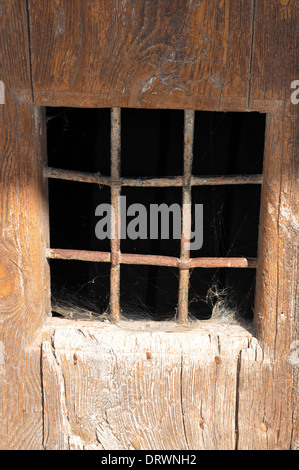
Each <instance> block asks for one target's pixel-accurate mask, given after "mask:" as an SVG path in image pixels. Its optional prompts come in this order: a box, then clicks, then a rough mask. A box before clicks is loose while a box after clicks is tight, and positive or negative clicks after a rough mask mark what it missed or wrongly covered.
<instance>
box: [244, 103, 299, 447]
mask: <svg viewBox="0 0 299 470" xmlns="http://www.w3.org/2000/svg"><path fill="white" fill-rule="evenodd" d="M294 111H295V112H294V115H289V110H288V109H287V108H286V109H285V108H282V109H281V112H280V113H275V114H273V115H268V117H267V130H266V144H265V153H264V184H263V188H262V202H261V217H260V219H261V220H260V230H259V253H258V268H257V281H256V285H257V291H256V305H255V317H254V320H255V327H256V331H257V337H258V339H259V341H260V344H261V346H262V348H263V352H264V354H265V356H268V357H269V358H271V360H272V361H273V362H272V370H271V373H270V374H269V377H268V380H267V381H266V382H267V383H268V384H269V388H268V389H264V390H263V392H262V393H261V394H260V396H263V397H264V400H265V404H266V405H265V406H266V408H265V416H267V419H268V422H269V423H272V422H273V423H275V422H276V420H278V421H280V425H279V426H280V428H279V435H280V439H282V436H283V435H285V438H286V441H288V440H291V441H292V443H291V444H290V445H291V446H292V445H295V442H298V434H297V433H298V414H297V411H296V410H297V406H298V405H297V403H298V366H299V360H297V362H296V361H291V360H290V358H291V355H292V351H293V350H294V349H296V347H297V346H298V314H299V308H298V284H299V264H298V259H299V244H298V240H299V209H298V201H299V159H298V153H297V147H296V138H298V136H297V127H296V126H297V124H296V123H297V119H298V112H297V110H296V109H295V110H294ZM261 382H262V383H264V381H263V380H262V381H261ZM277 400H282V402H283V405H281V406H282V407H283V409H284V418H283V419H281V417H279V415H277V412H276V408H273V406H272V405H273V403H274V402H275V401H277ZM243 401H244V400H243ZM278 409H280V406H279V407H278ZM292 417H293V419H294V423H293V425H292V423H291V420H292ZM274 428H275V426H274ZM277 428H278V424H276V431H277ZM272 438H273V436H272ZM268 445H270V438H269V435H268ZM272 445H274V443H273V441H272ZM275 445H279V442H277V443H276V444H275Z"/></svg>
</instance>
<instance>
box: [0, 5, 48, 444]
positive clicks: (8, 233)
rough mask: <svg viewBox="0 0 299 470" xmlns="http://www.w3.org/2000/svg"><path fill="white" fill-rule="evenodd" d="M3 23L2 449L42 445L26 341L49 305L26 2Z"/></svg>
mask: <svg viewBox="0 0 299 470" xmlns="http://www.w3.org/2000/svg"><path fill="white" fill-rule="evenodd" d="M0 24H1V29H0V42H1V51H0V54H1V60H0V79H1V80H2V81H3V82H4V84H5V104H4V105H0V154H1V157H0V344H1V348H0V349H1V361H0V362H1V365H0V368H1V372H0V389H1V400H0V420H1V426H0V436H1V439H0V447H1V448H4V449H31V448H32V449H39V448H41V446H42V435H43V429H42V427H43V421H42V395H41V380H40V351H39V348H30V349H28V348H27V346H29V344H31V342H32V341H33V339H35V336H36V331H37V330H38V329H39V328H40V327H41V326H42V324H43V322H44V319H45V315H46V310H47V306H48V307H49V303H48V304H47V301H46V298H47V295H46V294H47V292H48V289H49V279H48V272H47V269H46V264H45V261H44V260H45V258H44V256H43V255H44V251H43V250H44V248H45V244H46V243H47V228H46V227H47V222H46V221H47V209H46V203H45V189H44V188H45V186H44V180H43V175H42V166H43V163H44V157H45V135H44V132H45V129H44V115H43V112H42V111H41V110H40V109H38V108H36V107H34V106H32V104H31V102H32V92H31V81H30V61H29V49H28V36H27V32H28V27H27V13H26V2H25V1H22V0H18V1H16V0H12V1H10V2H6V1H1V2H0ZM46 287H47V292H46V290H45V289H46Z"/></svg>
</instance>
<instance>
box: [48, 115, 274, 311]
mask: <svg viewBox="0 0 299 470" xmlns="http://www.w3.org/2000/svg"><path fill="white" fill-rule="evenodd" d="M183 123H184V113H183V111H180V110H144V109H143V110H140V109H123V110H122V154H121V158H122V160H121V173H122V176H132V177H137V176H160V177H163V176H176V175H182V173H183ZM47 128H48V134H47V136H48V137H47V139H48V165H49V166H51V167H57V168H64V169H71V170H79V171H86V172H100V173H101V174H102V175H109V174H110V110H109V109H75V108H47ZM264 131H265V115H263V114H258V113H232V112H229V113H224V112H196V118H195V139H194V163H193V175H202V176H206V175H232V174H248V175H249V174H256V173H262V162H263V147H264ZM181 194H182V191H181V189H180V188H144V189H140V188H123V189H122V195H125V196H126V197H127V206H128V205H129V204H131V203H133V202H138V203H142V204H144V205H145V206H146V207H149V204H151V203H152V204H153V203H155V204H161V203H167V204H172V203H174V202H176V203H179V204H181ZM103 202H106V203H109V202H110V189H109V188H108V187H105V186H102V187H100V186H98V185H96V184H84V183H75V182H67V181H59V180H52V179H50V180H49V203H50V239H51V247H52V248H73V249H85V250H97V251H109V250H110V242H109V240H98V239H97V238H96V236H95V225H96V223H97V221H98V217H96V216H95V209H96V207H97V205H98V204H100V203H103ZM192 203H193V204H199V203H201V204H203V218H204V221H203V222H204V224H203V225H204V228H203V246H202V248H201V249H200V250H197V251H192V252H191V256H192V257H197V256H213V257H217V256H249V257H256V256H257V239H258V222H259V206H260V186H259V185H243V186H241V185H240V186H214V187H193V189H192ZM127 220H130V218H129V217H128V218H127ZM121 251H122V252H127V253H144V254H161V255H170V256H179V253H180V241H179V240H173V239H170V240H162V239H161V238H159V239H157V240H150V239H147V240H129V239H124V240H122V241H121ZM50 266H51V284H52V286H51V289H52V295H53V299H55V301H58V302H59V301H68V302H69V303H70V304H73V305H77V306H78V307H82V308H88V309H90V310H92V311H93V312H96V313H99V314H101V313H103V312H104V311H106V310H107V308H108V305H109V282H110V279H109V273H110V267H109V264H105V263H88V262H79V261H78V262H77V261H58V260H51V262H50ZM178 275H179V272H178V270H177V269H173V268H166V267H153V266H133V265H130V266H128V265H122V266H121V299H120V301H121V308H122V313H123V315H124V316H126V317H128V318H151V319H155V320H162V319H169V318H173V317H174V315H175V312H176V306H177V298H178ZM254 291H255V270H254V269H223V268H222V269H200V268H197V269H194V270H192V271H191V276H190V291H189V298H190V313H191V315H192V316H193V317H194V318H197V319H207V318H210V316H211V312H212V308H213V305H214V304H215V302H216V301H217V300H219V298H225V299H226V301H227V302H228V305H232V306H233V307H234V308H236V309H237V311H238V314H239V315H240V316H241V317H243V318H245V319H248V320H250V319H252V317H253V303H254ZM53 314H54V315H55V312H53Z"/></svg>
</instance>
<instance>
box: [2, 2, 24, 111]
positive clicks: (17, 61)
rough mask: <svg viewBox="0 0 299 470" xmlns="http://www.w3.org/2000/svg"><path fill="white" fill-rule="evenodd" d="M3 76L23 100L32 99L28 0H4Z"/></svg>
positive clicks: (21, 101) (10, 89) (6, 83)
mask: <svg viewBox="0 0 299 470" xmlns="http://www.w3.org/2000/svg"><path fill="white" fill-rule="evenodd" d="M0 80H2V81H3V82H4V85H5V89H6V91H7V93H9V94H10V95H11V96H12V97H14V98H15V99H17V100H18V101H19V102H20V103H24V102H28V103H31V102H32V88H31V78H30V58H29V41H28V24H27V7H26V1H25V0H11V1H9V2H7V1H5V0H0Z"/></svg>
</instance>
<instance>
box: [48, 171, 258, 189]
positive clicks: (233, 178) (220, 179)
mask: <svg viewBox="0 0 299 470" xmlns="http://www.w3.org/2000/svg"><path fill="white" fill-rule="evenodd" d="M44 176H45V178H54V179H60V180H65V181H76V182H78V183H93V184H98V185H103V186H132V187H143V188H145V187H172V186H173V187H180V186H183V177H182V176H174V177H165V178H118V179H115V178H112V177H110V176H102V175H100V174H99V173H84V172H80V171H73V170H62V169H59V168H50V167H45V168H44ZM262 182H263V175H261V174H258V175H223V176H203V177H201V176H191V179H190V185H191V186H220V185H226V184H229V185H234V184H262Z"/></svg>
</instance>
